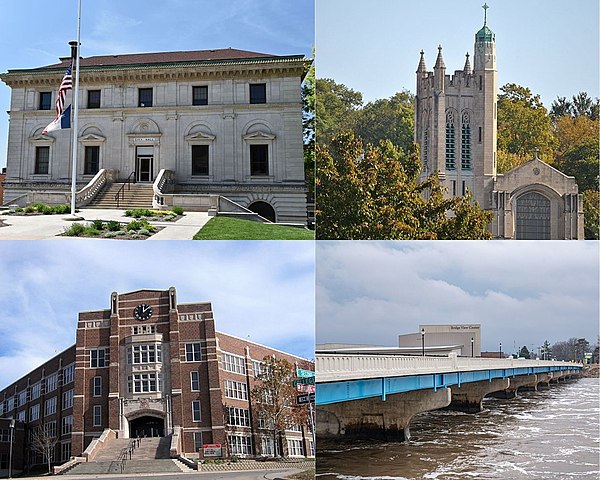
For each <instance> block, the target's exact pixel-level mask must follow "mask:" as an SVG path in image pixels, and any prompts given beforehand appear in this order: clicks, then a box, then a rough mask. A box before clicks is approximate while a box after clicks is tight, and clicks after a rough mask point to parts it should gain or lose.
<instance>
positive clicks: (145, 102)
mask: <svg viewBox="0 0 600 480" xmlns="http://www.w3.org/2000/svg"><path fill="white" fill-rule="evenodd" d="M151 106H152V89H151V88H139V89H138V107H151Z"/></svg>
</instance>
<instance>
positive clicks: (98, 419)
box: [94, 405, 102, 427]
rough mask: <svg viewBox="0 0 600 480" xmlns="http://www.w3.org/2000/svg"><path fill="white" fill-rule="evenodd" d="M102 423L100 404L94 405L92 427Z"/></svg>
mask: <svg viewBox="0 0 600 480" xmlns="http://www.w3.org/2000/svg"><path fill="white" fill-rule="evenodd" d="M101 425H102V405H94V427H99V426H101Z"/></svg>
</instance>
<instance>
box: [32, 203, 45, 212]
mask: <svg viewBox="0 0 600 480" xmlns="http://www.w3.org/2000/svg"><path fill="white" fill-rule="evenodd" d="M30 207H32V208H33V209H34V210H35V211H37V212H41V211H43V210H44V208H46V207H47V205H44V204H43V203H32V204H31V205H30Z"/></svg>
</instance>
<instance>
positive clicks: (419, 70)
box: [417, 50, 427, 73]
mask: <svg viewBox="0 0 600 480" xmlns="http://www.w3.org/2000/svg"><path fill="white" fill-rule="evenodd" d="M424 55H425V52H423V50H421V60H419V66H418V67H417V73H425V72H427V67H426V66H425V56H424Z"/></svg>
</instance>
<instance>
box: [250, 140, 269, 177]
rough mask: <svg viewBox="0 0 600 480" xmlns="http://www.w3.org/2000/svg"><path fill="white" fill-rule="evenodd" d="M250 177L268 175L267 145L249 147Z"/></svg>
mask: <svg viewBox="0 0 600 480" xmlns="http://www.w3.org/2000/svg"><path fill="white" fill-rule="evenodd" d="M250 175H252V176H267V175H269V146H268V145H250Z"/></svg>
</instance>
